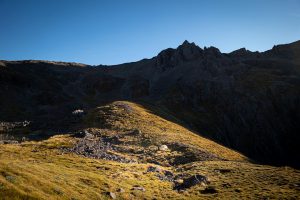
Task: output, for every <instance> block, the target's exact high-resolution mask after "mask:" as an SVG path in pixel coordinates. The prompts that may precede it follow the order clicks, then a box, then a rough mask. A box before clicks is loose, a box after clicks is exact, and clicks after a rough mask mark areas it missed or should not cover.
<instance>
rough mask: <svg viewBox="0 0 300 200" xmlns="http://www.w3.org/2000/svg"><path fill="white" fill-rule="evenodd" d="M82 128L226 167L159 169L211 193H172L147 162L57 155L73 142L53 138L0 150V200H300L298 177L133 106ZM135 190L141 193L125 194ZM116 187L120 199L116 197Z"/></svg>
mask: <svg viewBox="0 0 300 200" xmlns="http://www.w3.org/2000/svg"><path fill="white" fill-rule="evenodd" d="M84 126H87V127H89V129H90V130H91V131H95V132H96V131H97V130H100V128H101V130H102V128H106V130H107V129H109V130H113V131H115V132H123V131H125V132H126V131H127V130H132V129H139V130H141V131H142V132H143V133H144V134H147V135H148V137H150V139H152V140H150V141H153V143H154V144H157V145H159V144H164V143H166V142H170V141H176V142H178V141H180V142H182V143H184V144H189V145H191V146H193V147H195V148H198V149H203V150H206V151H208V152H212V153H214V154H216V155H218V156H220V157H222V158H225V159H226V160H227V161H202V162H199V161H197V162H192V163H188V164H185V165H179V166H176V167H163V168H165V169H168V170H171V171H173V172H174V173H184V174H186V175H187V176H188V175H193V174H197V173H199V174H202V175H206V176H208V177H209V179H210V180H211V186H213V187H215V188H216V190H217V191H218V193H215V194H202V193H201V191H202V190H203V189H204V186H200V185H199V186H195V187H192V188H190V189H188V190H186V191H184V192H183V193H178V192H177V191H175V190H173V189H172V187H173V185H172V183H170V182H167V181H160V180H159V179H158V178H157V177H155V174H154V173H145V172H146V170H147V167H148V166H149V165H150V164H149V163H133V164H125V163H118V162H114V161H105V160H96V159H90V158H84V157H81V156H78V155H74V154H69V153H68V154H66V153H62V152H61V151H60V150H59V148H60V147H62V146H72V144H73V143H74V142H75V141H76V139H75V138H73V137H72V136H70V135H60V136H55V137H52V138H50V139H49V140H45V141H41V142H26V143H22V144H21V145H0V199H110V197H109V196H108V195H107V192H110V191H111V192H115V193H116V195H117V197H118V198H119V199H155V198H156V199H207V198H208V199H210V198H211V199H215V198H219V199H224V198H226V199H241V198H247V199H248V198H253V199H262V198H267V197H268V198H288V199H292V198H295V199H297V198H299V183H300V173H299V171H297V170H294V169H292V168H287V167H283V168H277V167H271V166H262V165H256V164H251V163H249V162H248V161H247V159H246V158H245V157H243V156H242V155H240V154H239V153H237V152H234V151H232V150H230V149H227V148H224V147H222V146H220V145H218V144H216V143H214V142H211V141H209V140H206V139H204V138H202V137H200V136H197V135H195V134H193V133H192V132H190V131H188V130H187V129H185V128H183V127H181V126H179V125H177V124H175V123H172V122H169V121H166V120H164V119H162V118H160V117H158V116H156V115H153V114H151V112H150V111H147V110H146V109H144V108H143V107H141V106H138V105H136V104H132V103H129V102H115V103H113V104H110V105H108V106H103V107H99V108H97V109H95V110H94V111H91V112H90V114H89V115H88V116H87V117H86V119H85V123H84ZM106 133H109V131H107V132H106ZM151 165H153V164H151ZM134 185H139V186H143V187H144V188H145V189H146V191H145V192H142V191H133V190H131V188H132V186H134ZM119 188H123V189H124V190H125V192H124V193H119V192H117V189H119Z"/></svg>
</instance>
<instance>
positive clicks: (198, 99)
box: [0, 41, 300, 167]
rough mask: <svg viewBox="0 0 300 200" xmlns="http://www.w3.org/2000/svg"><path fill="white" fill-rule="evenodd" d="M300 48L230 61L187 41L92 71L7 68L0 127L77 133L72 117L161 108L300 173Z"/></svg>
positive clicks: (244, 53) (0, 79)
mask: <svg viewBox="0 0 300 200" xmlns="http://www.w3.org/2000/svg"><path fill="white" fill-rule="evenodd" d="M299 55H300V42H299V41H298V42H294V43H291V44H287V45H277V46H274V47H273V48H272V49H271V50H269V51H266V52H262V53H259V52H251V51H248V50H246V49H239V50H237V51H234V52H232V53H229V54H224V53H221V52H220V51H219V50H218V49H217V48H215V47H209V48H204V49H201V48H200V47H198V46H196V45H195V44H194V43H189V42H187V41H185V42H184V43H183V44H182V45H180V46H179V47H178V48H176V49H166V50H164V51H162V52H161V53H159V54H158V56H156V57H153V58H151V59H144V60H141V61H139V62H135V63H127V64H122V65H117V66H109V67H108V66H99V67H91V66H87V65H82V64H75V63H61V62H48V61H1V65H0V88H1V90H0V122H1V121H3V122H16V121H25V120H29V121H31V122H32V123H31V124H30V128H31V129H32V130H47V131H55V132H59V131H65V130H69V129H72V127H74V123H76V121H72V111H74V110H76V109H78V108H81V109H83V110H88V109H90V108H94V107H96V106H98V105H99V104H101V103H102V102H103V103H105V102H110V101H116V100H129V101H141V100H142V101H144V102H150V103H151V104H155V105H157V106H159V107H163V108H164V109H166V110H168V112H169V113H171V114H173V115H175V117H176V118H177V119H180V120H182V121H184V122H185V123H186V124H189V127H190V128H191V129H194V130H196V131H198V132H199V133H201V134H202V135H204V136H206V137H208V138H210V139H213V140H215V141H217V142H219V143H222V144H224V145H226V146H228V147H230V148H233V149H236V150H238V151H240V152H242V153H244V154H246V155H247V156H249V157H250V158H253V159H255V160H258V161H260V162H264V163H269V164H276V165H291V166H296V167H300V163H299V160H300V158H299V154H298V152H299V150H300V149H299V141H300V138H299V137H300V136H299V134H298V133H299V132H300V58H299Z"/></svg>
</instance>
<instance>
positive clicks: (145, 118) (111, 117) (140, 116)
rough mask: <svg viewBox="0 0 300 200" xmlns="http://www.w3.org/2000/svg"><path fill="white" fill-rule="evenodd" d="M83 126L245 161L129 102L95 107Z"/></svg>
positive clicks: (239, 156) (241, 156) (235, 154)
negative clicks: (143, 136) (138, 133)
mask: <svg viewBox="0 0 300 200" xmlns="http://www.w3.org/2000/svg"><path fill="white" fill-rule="evenodd" d="M85 125H86V126H88V127H107V128H110V129H114V130H134V129H138V130H141V131H142V132H143V133H145V134H147V135H148V136H149V137H150V138H152V139H154V140H156V141H158V143H160V144H163V143H165V142H169V143H170V142H181V143H184V144H188V145H192V146H193V147H196V148H197V149H202V150H205V151H208V152H211V153H214V154H216V155H218V156H220V157H222V158H225V159H228V160H241V161H242V160H244V161H245V160H246V158H245V157H244V156H243V155H241V154H239V153H237V152H235V151H233V150H231V149H228V148H226V147H224V146H221V145H219V144H217V143H215V142H213V141H211V140H208V139H205V138H203V137H201V136H199V135H196V134H195V133H193V132H191V131H189V130H188V129H187V128H184V127H182V126H180V125H178V124H176V123H174V122H171V121H168V120H166V119H163V118H162V117H160V116H157V115H155V114H153V113H151V111H150V110H147V109H146V108H144V107H143V106H141V105H137V104H134V103H130V102H124V101H123V102H114V103H112V104H109V105H107V106H101V107H98V108H96V109H95V110H93V111H92V112H91V113H90V114H89V115H88V116H87V117H86V120H85Z"/></svg>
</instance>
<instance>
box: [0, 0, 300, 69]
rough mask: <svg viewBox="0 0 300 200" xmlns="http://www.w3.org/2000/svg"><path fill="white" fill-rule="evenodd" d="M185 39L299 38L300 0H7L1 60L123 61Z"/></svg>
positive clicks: (0, 28) (215, 42)
mask: <svg viewBox="0 0 300 200" xmlns="http://www.w3.org/2000/svg"><path fill="white" fill-rule="evenodd" d="M185 39H187V40H189V41H191V42H195V43H196V44H198V45H199V46H200V47H203V46H216V47H218V48H219V49H220V50H221V51H222V52H230V51H232V50H235V49H238V48H241V47H246V48H247V49H250V50H259V51H264V50H267V49H270V48H272V46H273V45H274V44H281V43H290V42H293V41H296V40H299V39H300V0H203V1H202V0H0V59H5V60H23V59H38V60H55V61H74V62H81V63H87V64H94V65H96V64H117V63H124V62H131V61H137V60H140V59H143V58H151V57H153V56H155V55H156V54H157V53H159V52H160V51H161V50H163V49H165V48H168V47H173V48H174V47H177V46H178V45H179V44H181V43H182V42H183V41H184V40H185Z"/></svg>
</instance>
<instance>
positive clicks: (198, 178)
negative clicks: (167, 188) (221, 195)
mask: <svg viewBox="0 0 300 200" xmlns="http://www.w3.org/2000/svg"><path fill="white" fill-rule="evenodd" d="M198 184H201V185H202V186H206V185H207V184H209V180H208V178H207V177H205V176H203V175H200V174H196V175H193V176H191V177H189V178H186V179H184V180H183V183H181V184H177V185H175V187H174V189H176V190H185V189H188V188H190V187H193V186H195V185H198Z"/></svg>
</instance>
